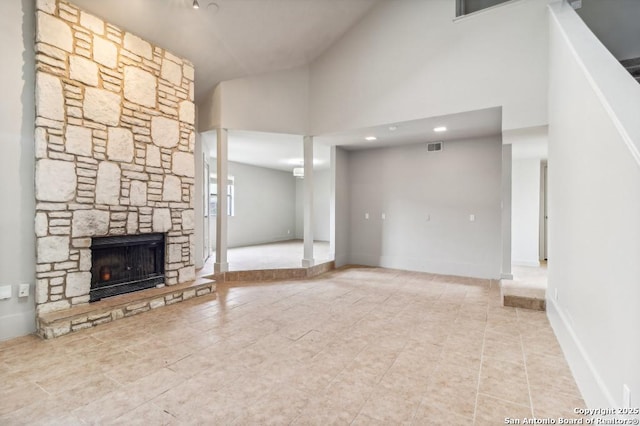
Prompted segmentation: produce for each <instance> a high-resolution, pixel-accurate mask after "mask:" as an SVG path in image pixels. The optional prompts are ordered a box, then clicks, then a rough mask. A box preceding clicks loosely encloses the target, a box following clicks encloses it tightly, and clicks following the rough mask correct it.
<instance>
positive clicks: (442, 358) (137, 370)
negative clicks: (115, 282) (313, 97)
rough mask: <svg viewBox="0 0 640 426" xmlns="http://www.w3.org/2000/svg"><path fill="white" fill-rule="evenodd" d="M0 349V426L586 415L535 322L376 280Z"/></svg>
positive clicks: (472, 287)
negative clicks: (579, 412)
mask: <svg viewBox="0 0 640 426" xmlns="http://www.w3.org/2000/svg"><path fill="white" fill-rule="evenodd" d="M218 290H219V293H218V295H217V297H216V296H205V297H201V298H197V299H192V300H189V301H187V302H183V303H181V304H177V305H172V306H168V307H165V308H161V309H158V310H156V311H150V312H148V313H144V314H141V315H138V316H135V317H130V318H126V319H123V320H119V321H116V322H114V323H110V324H105V325H103V326H99V327H96V328H94V329H90V330H84V331H81V332H78V333H75V334H72V335H68V336H64V337H61V338H58V339H56V340H52V341H41V340H39V339H38V338H36V337H33V336H27V337H23V338H18V339H14V340H11V341H8V342H4V343H0V377H1V379H2V380H0V424H2V425H23V424H25V425H26V424H28V425H34V424H59V425H76V424H122V425H135V424H144V425H165V424H166V425H181V424H186V425H191V424H202V425H227V424H230V425H262V424H277V425H287V424H293V425H327V424H353V425H391V424H415V425H438V424H443V425H472V424H476V425H498V424H504V418H505V417H514V418H516V417H531V416H532V415H534V414H535V415H536V416H539V417H554V418H556V417H558V416H565V417H569V416H571V413H572V411H573V408H574V407H579V406H583V402H582V399H581V397H580V394H579V392H578V390H577V388H576V385H575V382H574V380H573V378H572V375H571V373H570V371H569V368H568V366H567V364H566V362H565V360H564V358H563V356H562V352H561V350H560V348H559V346H558V343H557V341H556V339H555V337H554V335H553V332H552V330H551V328H550V326H549V323H548V321H547V319H546V317H545V314H544V313H543V312H534V311H524V310H518V309H515V308H503V307H501V306H500V304H501V303H500V295H499V290H498V287H497V284H496V283H495V282H492V283H490V282H489V281H486V280H472V279H460V278H453V277H441V276H433V275H430V274H423V273H411V272H403V271H395V270H385V269H374V268H352V269H344V270H338V271H335V272H332V273H330V274H326V275H323V276H322V277H320V278H316V279H313V280H306V281H299V282H291V281H289V282H270V283H261V284H255V283H254V284H251V283H248V284H245V285H242V286H235V287H230V286H228V285H226V284H220V285H219V287H218Z"/></svg>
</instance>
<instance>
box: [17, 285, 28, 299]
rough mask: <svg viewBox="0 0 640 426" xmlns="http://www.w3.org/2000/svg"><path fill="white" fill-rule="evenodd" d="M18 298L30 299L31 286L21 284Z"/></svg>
mask: <svg viewBox="0 0 640 426" xmlns="http://www.w3.org/2000/svg"><path fill="white" fill-rule="evenodd" d="M18 297H29V284H20V287H18Z"/></svg>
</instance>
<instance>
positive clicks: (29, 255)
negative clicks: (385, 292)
mask: <svg viewBox="0 0 640 426" xmlns="http://www.w3.org/2000/svg"><path fill="white" fill-rule="evenodd" d="M32 3H33V2H31V1H28V0H23V1H5V2H2V3H0V52H2V80H1V81H2V97H0V146H2V155H0V199H2V203H3V208H2V209H0V285H2V286H4V285H11V286H12V287H13V289H12V290H13V293H12V298H11V299H8V300H0V340H6V339H9V338H11V337H15V336H21V335H24V334H28V333H31V332H33V331H35V302H34V293H35V288H34V282H35V262H36V261H35V231H34V226H33V221H34V215H35V205H34V203H35V201H34V200H35V195H34V179H33V175H34V148H33V146H34V138H33V134H34V130H33V129H34V114H35V106H34V67H35V63H34V62H35V61H34V54H33V40H34V31H35V30H34V28H35V27H34V19H33V15H34V11H33V4H32ZM20 283H29V284H30V294H31V295H30V296H29V297H28V298H20V299H19V298H18V297H17V296H18V284H20Z"/></svg>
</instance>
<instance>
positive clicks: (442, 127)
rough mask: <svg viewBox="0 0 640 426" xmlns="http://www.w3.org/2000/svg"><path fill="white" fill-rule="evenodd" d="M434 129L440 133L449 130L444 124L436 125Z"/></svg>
mask: <svg viewBox="0 0 640 426" xmlns="http://www.w3.org/2000/svg"><path fill="white" fill-rule="evenodd" d="M433 131H434V132H438V133H439V132H446V131H447V128H446V127H444V126H440V127H434V128H433Z"/></svg>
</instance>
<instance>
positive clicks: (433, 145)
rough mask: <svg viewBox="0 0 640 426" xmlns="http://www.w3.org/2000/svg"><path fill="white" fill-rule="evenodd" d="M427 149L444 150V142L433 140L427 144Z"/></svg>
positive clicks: (430, 150)
mask: <svg viewBox="0 0 640 426" xmlns="http://www.w3.org/2000/svg"><path fill="white" fill-rule="evenodd" d="M427 151H429V152H436V151H442V142H432V143H429V144H427Z"/></svg>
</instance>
